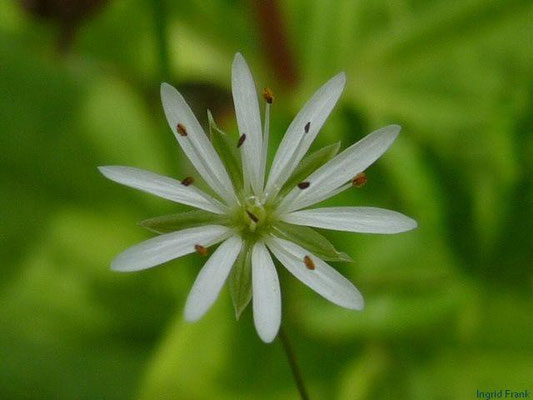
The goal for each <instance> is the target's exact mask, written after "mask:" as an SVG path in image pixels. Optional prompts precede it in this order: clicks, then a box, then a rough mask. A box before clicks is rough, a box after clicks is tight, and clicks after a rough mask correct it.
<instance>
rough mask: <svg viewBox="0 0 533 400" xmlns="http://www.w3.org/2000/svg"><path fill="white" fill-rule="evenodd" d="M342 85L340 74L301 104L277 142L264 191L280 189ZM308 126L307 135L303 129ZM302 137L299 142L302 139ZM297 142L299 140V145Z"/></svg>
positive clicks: (306, 148) (343, 82) (335, 100)
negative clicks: (281, 138)
mask: <svg viewBox="0 0 533 400" xmlns="http://www.w3.org/2000/svg"><path fill="white" fill-rule="evenodd" d="M345 84H346V75H345V74H344V72H341V73H340V74H338V75H335V76H334V77H333V78H331V79H330V80H329V81H328V82H326V83H325V84H324V85H323V86H322V87H321V88H320V89H318V91H317V92H316V93H315V94H314V95H313V97H311V99H310V100H309V101H308V102H307V103H306V104H305V105H304V107H303V108H302V109H301V111H300V112H299V113H298V115H296V117H295V118H294V120H293V121H292V123H291V124H290V126H289V128H288V129H287V132H286V133H285V136H284V137H283V140H282V141H281V143H280V146H279V148H278V151H277V152H276V156H275V157H274V161H273V162H272V169H271V170H270V175H269V177H268V182H267V186H266V190H265V191H266V192H271V191H272V190H273V188H274V187H278V188H281V186H282V185H283V184H284V183H285V181H286V180H287V179H288V178H289V177H290V175H291V173H292V172H293V171H294V169H295V168H296V166H297V165H298V163H299V162H300V160H301V159H302V158H303V156H304V155H305V153H306V152H307V150H308V149H309V147H310V146H311V144H312V143H313V141H314V140H315V138H316V136H317V135H318V132H319V131H320V128H322V125H323V124H324V122H325V121H326V119H327V118H328V116H329V114H330V113H331V110H332V109H333V107H334V106H335V104H336V103H337V100H338V99H339V97H340V95H341V93H342V91H343V89H344V85H345ZM308 123H309V132H307V133H305V126H306V125H307V124H308ZM302 138H303V139H302ZM300 140H302V142H301V144H300V145H299V143H300Z"/></svg>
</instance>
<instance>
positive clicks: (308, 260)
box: [304, 256, 316, 270]
mask: <svg viewBox="0 0 533 400" xmlns="http://www.w3.org/2000/svg"><path fill="white" fill-rule="evenodd" d="M304 264H305V266H306V267H307V269H310V270H314V269H315V268H316V267H315V263H314V262H313V260H311V257H309V256H305V257H304Z"/></svg>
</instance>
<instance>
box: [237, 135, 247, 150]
mask: <svg viewBox="0 0 533 400" xmlns="http://www.w3.org/2000/svg"><path fill="white" fill-rule="evenodd" d="M245 140H246V133H243V134H242V135H241V137H240V138H239V141H238V142H237V148H239V147H241V146H242V144H243V143H244V141H245Z"/></svg>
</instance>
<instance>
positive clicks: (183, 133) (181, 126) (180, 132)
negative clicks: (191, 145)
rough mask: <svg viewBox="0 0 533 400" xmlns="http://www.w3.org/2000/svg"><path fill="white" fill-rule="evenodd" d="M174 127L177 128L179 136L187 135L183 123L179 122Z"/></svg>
mask: <svg viewBox="0 0 533 400" xmlns="http://www.w3.org/2000/svg"><path fill="white" fill-rule="evenodd" d="M176 129H177V130H178V133H179V134H180V136H187V129H185V125H183V124H181V123H180V124H178V126H177V128H176Z"/></svg>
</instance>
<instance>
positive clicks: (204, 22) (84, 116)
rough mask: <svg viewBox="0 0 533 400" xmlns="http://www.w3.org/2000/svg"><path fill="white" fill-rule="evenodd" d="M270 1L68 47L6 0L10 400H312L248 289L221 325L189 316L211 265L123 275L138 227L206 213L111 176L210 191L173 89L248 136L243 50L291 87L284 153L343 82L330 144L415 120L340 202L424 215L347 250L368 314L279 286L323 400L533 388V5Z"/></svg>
mask: <svg viewBox="0 0 533 400" xmlns="http://www.w3.org/2000/svg"><path fill="white" fill-rule="evenodd" d="M259 3H260V2H259V0H257V1H247V2H244V1H242V2H241V1H236V0H210V1H205V0H204V1H200V0H183V1H180V2H170V1H167V2H165V3H159V2H157V1H155V0H154V1H138V0H114V1H110V2H109V4H105V6H102V7H101V9H99V10H98V12H95V13H94V15H90V16H88V17H87V18H86V19H83V18H81V17H80V19H83V22H82V23H80V24H79V26H77V28H76V30H75V31H72V32H70V33H69V34H71V35H72V37H70V38H69V40H68V41H67V42H65V41H64V40H63V39H64V38H63V39H62V37H61V35H62V34H64V32H63V31H62V30H61V26H58V25H56V24H54V22H53V20H40V19H35V18H34V17H33V16H32V15H31V14H29V13H28V12H27V11H25V9H24V8H23V7H21V3H20V2H18V1H15V0H7V1H2V2H0V132H1V134H0V147H1V149H2V157H1V158H0V179H1V183H2V191H1V193H0V221H1V225H0V256H1V257H2V278H1V279H0V360H1V364H0V398H2V399H13V400H18V399H54V400H56V399H59V400H61V399H104V398H105V399H108V400H112V399H139V400H148V399H212V398H216V399H235V398H239V399H293V398H295V397H296V392H295V388H294V385H293V383H292V381H291V377H290V371H289V369H288V366H287V363H286V361H285V359H284V355H283V353H282V350H281V347H280V345H279V343H274V344H272V345H265V344H263V343H262V342H260V340H259V339H258V337H257V336H256V334H255V331H254V328H253V324H252V319H251V313H250V310H246V312H245V313H244V314H243V316H242V318H241V319H240V321H239V322H235V320H234V316H233V312H232V310H231V300H230V296H229V293H228V291H227V290H226V291H225V292H223V294H222V295H221V297H220V299H219V301H218V302H217V305H216V306H215V308H214V309H213V310H212V311H211V312H209V314H208V315H207V316H206V317H205V318H204V319H203V320H202V321H201V322H199V323H197V324H193V325H191V324H186V323H185V322H184V321H183V319H182V306H183V302H184V299H185V298H186V295H187V292H188V290H189V289H190V287H191V285H192V282H193V279H194V277H195V275H196V273H197V271H198V270H199V267H200V261H201V260H199V259H197V258H196V257H194V256H189V257H186V258H184V259H180V260H177V261H173V262H170V263H168V265H165V266H161V267H158V268H154V269H151V270H148V271H145V272H141V273H135V274H123V275H122V274H117V273H114V272H111V271H110V270H109V263H110V261H111V259H112V258H113V256H114V255H116V254H117V253H118V252H120V251H121V250H122V249H124V248H126V247H127V246H129V245H131V244H133V243H136V242H138V241H140V240H142V239H144V238H148V237H150V234H149V233H147V232H146V231H144V230H143V229H141V228H140V227H138V226H136V222H137V221H140V220H143V219H145V218H148V217H153V216H157V215H163V214H172V213H175V212H177V211H181V210H182V209H185V208H184V207H180V206H177V205H175V204H169V202H166V201H164V200H160V199H157V198H153V197H150V196H148V195H145V194H142V193H138V192H136V191H134V190H129V189H126V188H123V187H119V186H118V185H114V184H112V183H110V182H107V181H106V180H105V179H104V178H102V177H101V176H100V175H99V174H98V172H97V170H96V166H98V165H105V164H124V165H131V166H137V167H140V168H146V169H150V170H153V171H156V172H159V173H163V174H168V175H171V176H176V177H183V176H188V175H191V174H192V169H191V166H190V165H189V164H188V162H187V161H186V160H185V157H184V156H183V154H182V153H180V151H179V150H178V146H177V145H176V143H175V142H174V138H173V137H172V135H171V133H170V131H169V130H168V128H167V126H166V121H165V119H164V115H163V112H162V109H161V107H160V104H159V99H158V90H159V82H160V80H161V79H163V78H164V79H168V80H170V82H171V83H173V84H176V85H177V86H178V87H179V88H180V89H181V90H182V92H183V93H184V94H185V96H186V98H187V99H188V100H189V101H190V103H191V105H192V106H193V108H194V109H195V110H196V113H197V115H198V117H199V118H200V119H201V121H203V122H204V126H207V119H206V117H205V110H206V108H208V107H209V108H210V109H211V110H212V112H213V114H214V115H215V118H216V120H217V122H218V123H219V124H220V125H221V127H223V128H224V129H225V130H227V131H228V132H235V121H234V117H233V116H232V115H231V113H232V103H231V96H230V92H229V91H230V87H229V84H230V66H231V59H232V57H233V54H234V53H235V52H236V51H241V52H243V54H244V55H245V57H246V58H247V60H248V62H249V63H250V64H251V68H252V70H253V71H254V75H255V77H256V82H257V85H258V88H262V87H263V86H266V85H268V86H270V87H271V88H272V89H273V91H274V93H275V94H276V103H275V104H274V107H273V120H272V123H271V132H272V137H273V141H274V143H278V142H279V140H280V139H281V135H282V134H283V133H284V129H285V128H286V127H287V126H288V124H289V122H290V120H291V118H292V116H294V115H295V113H296V112H297V110H298V108H299V107H300V106H301V105H302V104H303V103H304V102H305V101H306V99H307V98H308V97H309V96H310V95H311V94H312V93H313V91H314V90H315V89H316V88H317V87H318V86H319V85H320V84H321V83H322V82H325V81H326V80H327V79H328V78H329V77H330V76H332V75H333V74H335V73H336V72H338V71H339V70H346V72H347V75H348V85H347V89H346V91H345V93H344V95H343V97H342V99H341V101H340V103H339V105H338V106H337V108H336V109H335V111H334V112H333V114H332V116H331V117H330V119H329V120H328V123H327V124H326V125H325V127H324V128H323V131H322V132H321V134H320V135H319V137H318V139H317V146H316V148H318V147H319V146H320V145H325V144H329V143H333V142H335V141H339V140H340V141H341V142H342V146H343V147H346V146H347V145H348V144H350V143H352V142H353V141H355V140H357V139H358V138H360V137H362V136H363V135H365V134H367V133H369V132H370V131H371V130H373V129H375V128H377V127H380V126H382V125H384V124H388V123H399V124H401V125H402V126H403V131H402V134H401V135H400V138H399V139H398V140H397V142H396V143H395V144H394V146H393V148H392V149H391V150H390V151H389V152H388V153H387V154H386V155H385V156H384V157H383V158H382V159H381V160H380V161H379V162H378V163H377V164H376V165H374V166H373V167H372V168H371V169H370V170H369V171H368V178H369V180H368V184H367V185H366V186H365V188H364V189H357V190H353V191H351V192H345V193H343V194H341V195H340V196H338V198H336V199H333V200H329V201H328V203H329V204H356V205H373V206H382V207H387V208H391V209H395V210H399V211H402V212H405V213H406V214H408V215H411V216H413V217H415V218H416V219H417V220H418V222H419V229H417V230H416V231H414V232H411V233H406V234H403V235H398V236H368V235H350V234H344V233H330V232H327V233H324V234H325V235H326V236H327V237H328V238H329V239H331V240H332V242H333V243H335V246H336V247H337V248H338V249H339V250H342V251H345V252H346V253H347V254H349V255H350V256H351V257H353V259H354V262H353V263H338V264H336V267H338V269H339V270H340V271H341V272H342V273H343V274H345V275H346V276H347V277H349V278H350V279H351V280H352V281H353V282H355V283H356V284H357V286H358V287H359V288H360V289H361V291H362V292H363V294H364V295H365V298H366V301H367V307H366V309H365V310H364V311H363V312H360V313H355V312H353V311H347V310H343V309H340V308H337V307H336V306H334V305H332V304H329V303H327V302H326V301H325V300H323V299H322V298H319V297H318V296H317V295H316V294H314V293H312V292H311V291H310V290H309V289H307V288H306V287H304V286H303V285H301V284H300V283H299V282H297V281H296V280H295V279H293V278H292V277H290V276H288V274H287V273H286V272H285V271H283V269H281V268H280V270H279V271H280V275H281V280H282V286H283V288H282V292H283V305H284V323H285V324H286V325H287V327H288V330H289V334H290V336H291V337H292V338H293V339H294V347H295V350H296V352H297V353H298V355H299V358H300V361H301V364H302V366H303V371H304V376H305V378H306V380H307V381H308V385H309V391H310V392H311V393H312V394H313V398H328V399H339V400H343V399H350V400H352V399H390V398H395V399H415V400H416V399H424V400H426V399H472V398H475V390H476V389H480V390H493V389H498V388H512V389H522V390H524V389H529V390H531V389H533V388H532V387H531V382H533V368H532V360H533V321H532V318H531V310H532V309H533V307H532V306H533V301H532V296H531V293H532V290H531V289H532V286H533V275H532V272H533V269H532V268H531V260H533V240H532V233H533V135H532V133H533V132H532V128H531V127H532V126H533V111H532V110H533V73H532V71H533V41H532V40H531V38H532V37H533V24H532V23H531V21H532V20H533V3H531V1H529V0H507V1H503V0H465V1H460V2H449V1H444V0H431V1H427V0H398V1H383V0H377V1H362V0H335V1H331V0H315V1H308V0H288V1H284V2H281V1H280V2H278V3H273V4H274V5H276V4H277V6H278V11H279V13H278V14H276V13H275V12H274V13H273V14H272V15H266V14H265V13H267V12H272V9H270V8H268V7H267V8H264V7H260V5H259ZM165 5H166V7H167V9H166V10H165V9H158V8H157V7H161V6H165ZM274 8H275V7H274ZM279 16H281V18H282V19H281V20H278V19H277V18H278V17H279ZM163 17H165V18H164V19H163ZM77 18H78V17H77ZM166 23H168V24H166ZM269 27H270V28H271V29H269ZM272 27H274V28H275V29H272ZM272 32H275V35H273V34H272ZM161 35H165V36H164V37H161ZM162 39H164V40H162ZM276 40H277V41H278V43H277V44H278V45H279V46H280V48H281V47H283V48H284V49H286V50H287V51H288V52H289V53H288V56H287V57H286V59H284V62H285V64H286V68H285V69H284V68H277V67H276V64H275V63H274V62H273V61H274V60H277V58H276V54H275V48H276V47H275V45H276ZM165 41H166V42H167V43H168V45H169V48H168V60H166V59H165V57H166V56H167V55H165V52H164V51H163V52H162V51H161V47H160V46H161V44H162V43H163V45H164V43H165ZM65 43H67V45H68V46H66V44H65ZM273 45H274V47H273ZM273 49H274V50H273ZM167 62H168V65H167V66H165V63H167ZM287 68H290V71H291V73H290V76H289V75H287V73H286V71H288V69H287ZM166 74H168V76H166ZM270 156H272V152H271V154H270ZM528 385H529V386H528Z"/></svg>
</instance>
